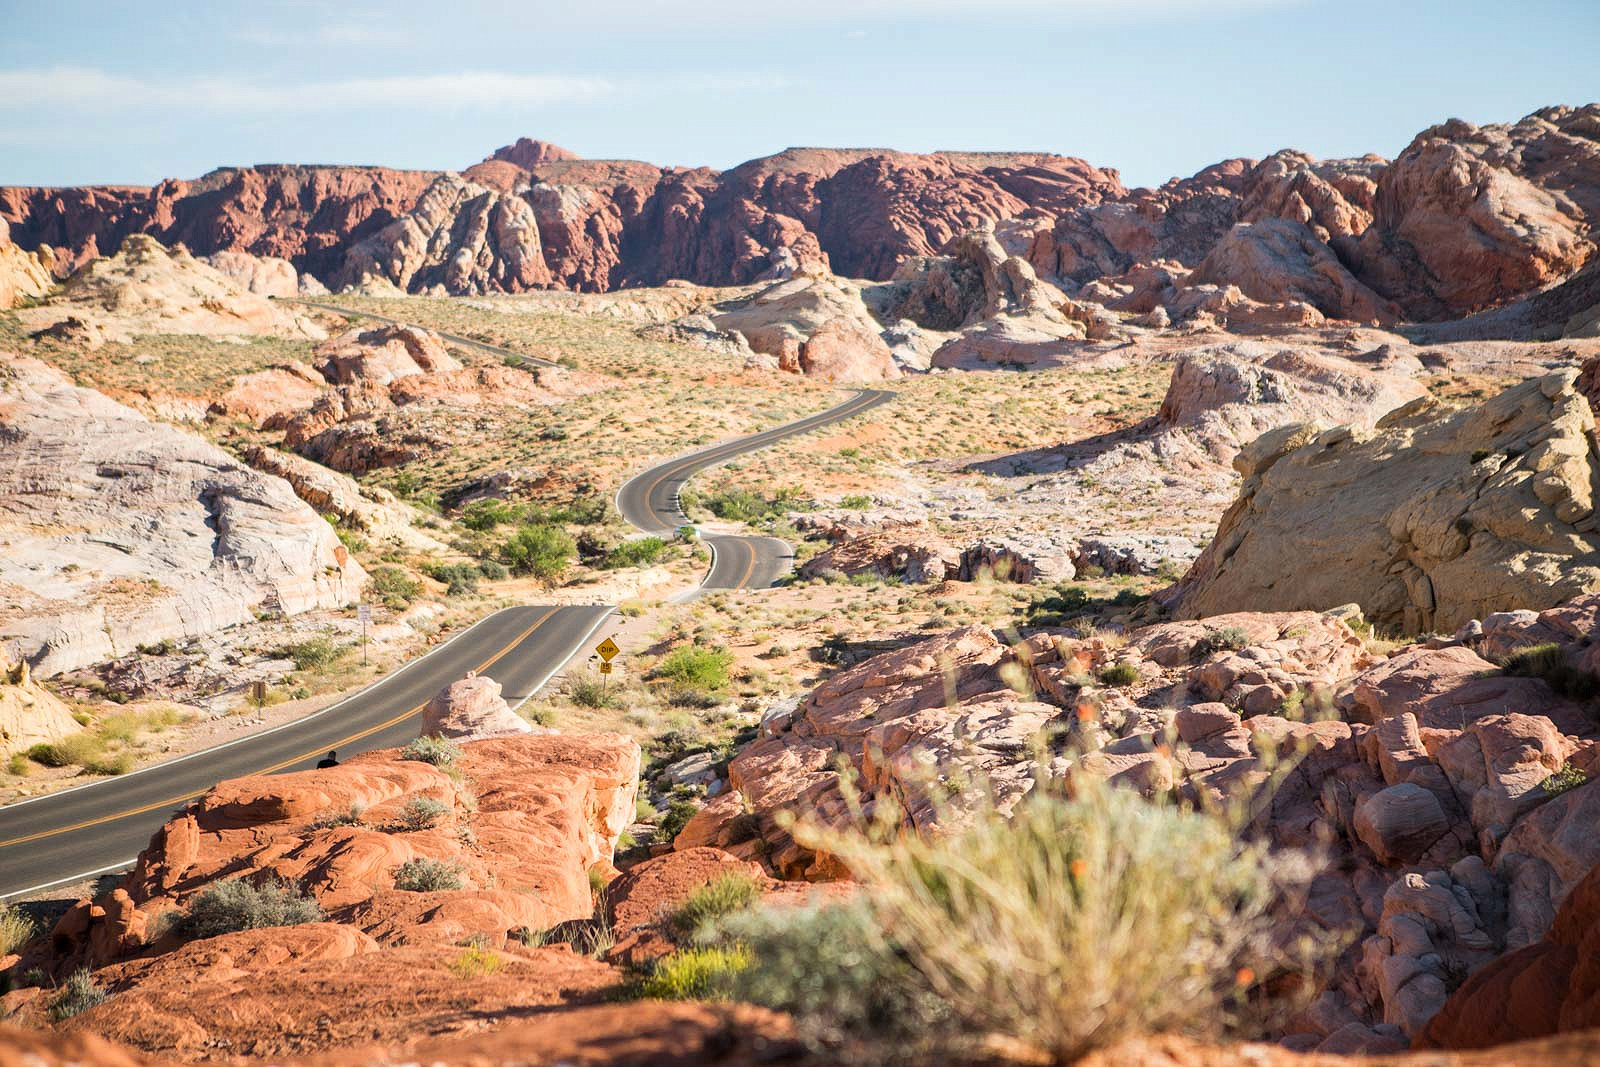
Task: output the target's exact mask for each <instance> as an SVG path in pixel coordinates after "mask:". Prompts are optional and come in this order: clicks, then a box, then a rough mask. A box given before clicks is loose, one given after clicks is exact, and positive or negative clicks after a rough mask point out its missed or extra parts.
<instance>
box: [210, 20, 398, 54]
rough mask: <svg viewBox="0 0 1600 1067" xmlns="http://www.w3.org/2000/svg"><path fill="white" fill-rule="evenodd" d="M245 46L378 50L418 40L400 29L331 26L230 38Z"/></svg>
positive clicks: (257, 29)
mask: <svg viewBox="0 0 1600 1067" xmlns="http://www.w3.org/2000/svg"><path fill="white" fill-rule="evenodd" d="M228 36H229V37H231V38H232V39H233V40H235V41H239V42H241V43H243V44H253V45H261V46H263V47H267V48H287V47H304V46H307V45H312V46H319V47H324V48H378V47H389V46H392V45H403V44H410V43H412V42H413V41H414V40H416V38H415V35H413V34H412V33H411V32H410V31H408V30H403V29H401V28H399V27H397V26H386V25H377V24H374V23H364V22H330V23H326V24H324V25H320V26H317V25H310V26H294V27H279V26H245V27H241V28H240V29H237V30H234V31H232V32H231V33H229V34H228Z"/></svg>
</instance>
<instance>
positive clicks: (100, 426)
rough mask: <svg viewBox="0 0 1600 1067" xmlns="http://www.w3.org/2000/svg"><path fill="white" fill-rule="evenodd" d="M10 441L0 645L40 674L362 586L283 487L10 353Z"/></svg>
mask: <svg viewBox="0 0 1600 1067" xmlns="http://www.w3.org/2000/svg"><path fill="white" fill-rule="evenodd" d="M0 441H4V447H3V448H0V591H3V595H0V640H3V641H7V642H10V643H11V645H12V646H13V647H14V648H15V649H17V650H18V651H20V653H21V655H22V656H23V657H24V658H26V659H27V660H28V661H29V662H30V663H32V664H33V665H34V668H35V669H36V670H37V671H39V672H40V673H41V674H54V673H58V672H60V671H64V670H70V669H73V668H75V667H79V666H82V665H85V664H89V663H96V662H100V661H102V660H106V659H110V658H113V657H115V656H117V655H121V654H122V653H124V652H127V651H131V650H132V649H133V648H134V647H135V646H137V645H141V644H148V643H151V642H159V641H161V640H163V639H166V638H187V637H197V636H200V635H203V634H206V633H210V632H212V631H214V630H217V629H220V628H222V627H226V626H233V625H237V624H239V623H243V622H247V621H249V620H251V619H252V618H254V617H255V614H256V613H257V612H260V611H278V612H284V613H287V614H295V613H298V612H302V611H307V610H310V609H312V608H322V607H337V606H342V605H344V604H348V603H351V602H352V601H354V600H355V598H356V596H357V595H358V594H359V593H360V591H361V587H362V585H363V583H364V582H365V581H366V574H365V572H364V571H363V570H362V569H361V565H360V564H359V563H357V562H356V561H355V560H354V559H352V558H351V557H350V554H349V553H348V552H347V551H346V549H345V547H344V546H343V545H341V544H340V543H339V539H338V538H337V537H336V536H335V535H334V532H333V528H332V527H331V526H329V525H328V523H327V522H326V521H324V520H323V518H322V517H321V516H320V515H318V514H317V513H316V512H315V511H313V510H312V509H311V508H310V507H308V506H307V505H306V504H305V503H303V502H302V501H301V500H300V499H299V498H298V497H297V496H296V495H295V493H294V490H293V489H292V488H290V486H289V484H288V483H287V482H284V481H283V480H281V479H279V478H276V477H273V476H271V475H267V474H262V473H259V472H257V471H254V470H251V469H250V468H249V467H247V466H245V465H244V464H242V463H240V462H238V461H237V460H235V459H233V458H232V457H230V456H229V455H227V454H226V453H225V452H223V451H221V450H220V449H218V448H216V447H214V446H212V445H209V444H207V443H206V442H205V441H203V440H201V439H200V438H198V437H194V436H191V435H189V434H187V433H184V432H182V431H180V430H177V429H175V428H174V427H172V426H169V425H167V424H165V423H159V422H153V421H151V420H149V419H147V418H145V417H144V416H143V415H141V414H139V413H138V412H136V411H133V410H132V409H130V408H127V407H124V406H123V405H121V404H118V403H116V402H115V401H113V400H111V399H109V398H107V397H105V396H103V395H101V394H100V393H97V392H94V391H93V390H90V389H83V388H79V387H77V386H75V385H73V384H72V383H71V381H70V380H68V379H67V378H66V377H65V376H64V375H62V374H61V373H59V372H58V371H55V370H53V369H52V368H50V367H48V366H46V365H45V364H43V363H40V362H39V361H37V360H34V359H28V358H24V357H18V356H0Z"/></svg>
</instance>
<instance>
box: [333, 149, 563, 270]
mask: <svg viewBox="0 0 1600 1067" xmlns="http://www.w3.org/2000/svg"><path fill="white" fill-rule="evenodd" d="M374 278H376V279H380V280H382V281H385V282H388V283H390V284H392V285H394V286H396V287H398V288H399V289H401V290H403V291H406V292H421V291H425V290H432V289H435V288H437V289H440V290H443V291H444V292H447V293H484V292H511V293H518V292H523V291H526V290H528V289H538V288H543V287H545V286H547V285H549V284H550V281H551V275H550V271H549V268H548V267H547V266H546V264H545V261H544V255H543V252H542V250H541V248H540V244H539V227H538V224H537V223H536V222H535V220H534V211H533V208H532V207H531V206H530V205H529V204H528V202H527V201H526V200H524V199H522V198H521V197H518V196H516V195H507V194H505V193H501V192H497V191H496V190H493V189H488V188H485V187H484V186H481V185H474V184H473V183H471V182H468V181H464V180H462V179H461V178H459V177H456V176H455V175H444V176H441V177H439V178H437V179H436V180H435V181H434V182H433V184H432V185H430V186H429V187H428V188H427V190H426V191H425V192H424V193H423V194H422V196H421V197H420V198H419V199H418V200H417V202H416V204H415V206H413V207H412V208H411V210H409V211H408V212H406V214H405V215H404V216H402V217H401V218H399V219H396V220H395V221H394V222H392V223H390V224H389V225H388V226H386V227H384V228H383V229H381V230H379V231H378V232H377V233H375V234H373V235H372V236H370V237H368V238H366V239H365V240H363V241H361V242H360V243H359V244H356V245H355V246H353V247H352V248H351V249H350V251H349V253H348V255H347V256H346V257H345V262H344V266H343V267H342V268H341V269H340V271H339V274H338V275H337V277H336V279H335V283H336V284H337V285H353V286H360V285H362V284H364V283H366V282H368V281H369V280H371V279H374Z"/></svg>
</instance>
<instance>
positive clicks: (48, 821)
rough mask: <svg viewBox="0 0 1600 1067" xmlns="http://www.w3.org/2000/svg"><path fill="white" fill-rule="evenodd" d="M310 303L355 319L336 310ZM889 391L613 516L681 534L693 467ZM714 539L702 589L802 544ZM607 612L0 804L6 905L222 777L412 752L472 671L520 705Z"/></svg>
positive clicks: (440, 651) (573, 612)
mask: <svg viewBox="0 0 1600 1067" xmlns="http://www.w3.org/2000/svg"><path fill="white" fill-rule="evenodd" d="M307 303H309V301H307ZM313 306H317V307H327V308H328V309H329V310H333V311H339V312H341V313H347V312H345V311H344V309H341V308H336V307H334V306H333V305H313ZM363 314H365V313H363ZM368 317H369V318H376V319H381V320H382V321H385V322H395V321H396V320H394V319H384V318H383V317H382V316H377V315H369V316H368ZM442 336H445V337H446V339H448V340H450V341H452V342H454V343H457V344H466V345H468V346H470V347H474V348H481V349H484V350H486V351H489V352H492V353H494V354H496V355H500V356H508V355H517V353H512V352H507V351H506V350H504V349H498V348H495V347H494V346H492V345H484V344H483V343H481V342H478V341H471V340H468V339H466V338H457V337H451V336H449V335H442ZM523 358H531V357H523ZM534 362H544V361H540V360H534ZM893 395H894V394H893V393H889V392H883V391H863V392H861V393H858V394H857V395H856V396H855V397H854V398H852V399H851V400H849V401H846V402H845V403H844V404H841V405H839V406H838V407H835V408H831V409H829V410H828V411H824V412H822V413H821V414H818V415H813V416H811V417H810V418H806V419H801V420H799V421H797V422H792V423H788V424H786V425H783V426H779V427H776V428H774V429H771V430H768V431H766V432H764V433H758V434H754V435H752V436H750V437H744V438H740V439H738V440H736V441H730V442H727V443H724V444H720V445H713V446H712V447H710V448H706V449H701V450H700V451H697V452H693V453H690V454H689V455H686V456H680V457H679V458H677V459H674V460H669V461H668V462H666V463H663V464H661V465H659V466H657V467H654V468H651V469H650V470H648V471H646V472H644V473H643V474H641V475H639V476H638V477H636V478H633V479H632V480H630V481H629V482H627V483H626V484H625V485H624V486H623V487H622V488H621V489H620V490H619V491H618V493H617V504H618V507H619V509H620V510H621V511H622V514H623V516H624V518H626V519H627V521H628V522H630V523H632V524H634V525H635V526H638V527H639V528H640V529H642V530H646V531H651V532H661V531H670V530H674V529H676V528H677V527H678V526H679V525H681V524H682V523H684V522H686V521H687V520H686V519H685V518H684V516H683V514H682V512H681V511H680V510H679V508H678V491H679V489H681V488H682V487H683V484H684V483H685V482H686V481H688V479H689V478H690V477H691V476H692V475H693V474H694V473H695V472H697V471H700V470H704V469H705V468H707V467H711V466H715V465H717V464H719V463H725V462H727V461H728V460H729V459H732V458H733V457H735V456H738V455H741V454H743V453H745V452H752V451H755V450H758V449H761V448H765V447H767V446H768V445H771V444H773V443H774V442H776V441H780V440H783V439H784V438H786V437H792V436H794V435H795V434H801V433H805V432H807V431H809V430H813V429H816V428H817V427H819V426H823V425H826V424H829V423H833V422H838V421H840V420H842V419H847V418H850V417H852V416H854V415H858V414H860V413H861V412H863V411H866V410H868V409H869V408H873V407H876V406H877V405H879V404H881V403H883V402H884V401H886V400H888V399H890V398H891V397H892V396H893ZM706 541H707V542H708V543H709V544H710V545H711V548H712V552H713V561H712V566H711V571H710V573H709V574H708V575H707V576H706V579H705V581H704V583H703V584H702V587H701V588H711V589H737V588H745V587H761V586H768V585H771V584H772V583H773V582H774V581H776V580H777V578H779V577H781V576H782V575H783V574H784V573H785V571H786V570H787V569H788V567H789V565H790V563H791V562H792V560H793V558H794V551H793V549H791V548H790V547H789V546H788V545H787V544H785V543H784V542H783V541H780V540H778V539H776V538H772V537H737V536H731V535H727V536H724V535H715V536H710V537H707V538H706ZM612 611H613V609H612V608H611V607H610V606H608V605H585V606H579V607H549V606H532V605H530V606H524V607H515V608H507V609H505V610H503V611H499V612H496V613H495V614H493V615H490V616H488V617H487V618H485V619H482V620H481V621H479V622H478V623H477V624H475V625H474V626H472V627H470V628H469V629H467V630H464V631H462V632H461V633H460V634H458V635H456V636H455V637H454V638H452V639H451V640H449V641H447V642H446V643H444V644H443V645H440V646H439V647H438V648H436V649H434V650H433V651H431V652H429V653H428V654H427V655H426V656H423V657H421V658H419V659H415V660H412V661H411V662H409V663H407V664H406V665H405V666H403V667H401V668H400V669H398V670H396V671H395V672H394V673H392V674H390V675H388V676H387V677H385V678H383V679H382V680H381V681H379V682H377V683H375V684H374V685H372V686H370V687H368V688H367V689H365V690H362V691H361V692H359V693H357V694H355V695H354V696H351V697H348V698H346V699H345V700H342V701H340V702H339V703H337V704H334V705H332V706H330V707H328V708H326V709H324V710H323V711H320V712H317V713H315V714H313V715H309V716H307V717H305V718H303V719H300V720H297V721H295V722H291V723H287V724H285V725H283V726H279V727H275V728H273V729H270V730H265V731H262V732H259V733H252V734H247V735H245V736H243V737H241V738H239V739H238V740H235V741H230V742H227V743H225V744H222V745H218V746H216V747H214V748H209V749H205V750H203V751H200V752H195V753H192V754H190V755H187V756H181V757H179V758H177V759H173V760H169V761H167V762H165V763H161V764H157V765H156V766H153V767H148V768H146V769H144V770H141V771H136V772H134V773H132V774H126V775H123V776H121V777H119V778H106V779H101V780H100V781H97V782H93V783H91V784H89V785H84V786H79V787H77V788H74V789H68V790H64V791H62V792H59V793H52V794H49V795H46V796H42V797H38V798H36V799H33V800H25V801H22V802H20V803H16V804H11V805H7V806H4V807H0V899H4V898H6V897H9V896H19V895H24V894H27V893H30V892H37V891H40V890H44V889H48V888H51V887H53V886H57V885H64V884H67V883H70V882H75V881H79V880H81V879H83V878H85V877H88V876H89V875H92V874H99V873H101V872H103V871H108V870H120V869H122V868H125V867H127V866H128V865H129V864H131V862H132V861H133V859H134V858H135V857H136V856H137V854H138V853H139V851H140V850H141V849H142V848H144V846H145V844H146V842H148V841H149V839H150V835H151V834H152V833H154V832H155V831H156V830H157V829H158V828H159V827H160V826H161V825H162V824H163V823H165V822H166V821H167V818H168V817H169V815H170V814H171V813H172V811H173V810H174V809H175V808H179V807H181V806H182V805H184V804H186V803H187V802H189V801H190V800H192V799H194V798H195V797H197V796H199V795H200V794H202V793H204V792H205V791H206V790H207V789H209V788H211V786H212V785H214V784H215V783H216V782H218V781H221V780H222V779H225V778H236V777H239V776H241V775H246V774H263V773H271V772H274V771H294V770H304V769H306V768H309V767H312V766H314V765H315V763H316V761H317V760H319V759H321V758H322V756H323V755H324V754H325V753H326V752H327V751H328V750H329V749H337V750H339V752H340V755H341V756H352V755H355V754H356V753H358V752H362V751H366V750H368V749H374V748H392V747H396V746H399V745H404V744H405V743H407V742H408V741H410V740H411V739H412V738H414V737H416V735H417V728H418V724H419V720H420V718H421V714H422V709H423V707H424V705H426V704H427V702H428V700H429V699H430V698H432V696H433V695H434V694H435V693H437V692H438V691H439V690H440V689H441V688H443V687H444V686H446V685H448V684H449V683H451V682H453V681H455V680H456V679H458V678H460V677H462V676H463V675H464V674H466V673H467V672H468V671H470V670H476V671H478V672H479V673H481V674H487V675H488V676H490V677H491V678H493V679H495V680H496V681H498V682H499V683H500V684H501V686H502V688H503V689H504V691H505V695H506V698H507V700H509V701H510V702H511V703H512V704H513V705H516V704H520V703H521V702H522V701H524V700H526V699H527V698H528V697H530V696H532V695H533V694H534V693H535V692H536V691H537V690H538V689H539V688H540V687H541V686H542V685H544V683H545V682H546V681H548V680H549V678H550V677H551V676H552V675H554V674H555V673H556V671H557V670H559V669H560V668H561V666H562V665H563V664H564V663H566V662H567V660H568V659H570V658H571V657H572V656H573V654H574V653H576V652H577V651H578V650H579V649H581V648H583V647H584V646H585V645H586V644H587V643H588V641H589V640H590V638H591V637H592V636H593V635H594V634H595V633H596V631H598V630H599V629H600V628H601V627H602V626H603V625H604V624H605V622H606V620H607V618H608V617H609V616H610V615H611V612H612Z"/></svg>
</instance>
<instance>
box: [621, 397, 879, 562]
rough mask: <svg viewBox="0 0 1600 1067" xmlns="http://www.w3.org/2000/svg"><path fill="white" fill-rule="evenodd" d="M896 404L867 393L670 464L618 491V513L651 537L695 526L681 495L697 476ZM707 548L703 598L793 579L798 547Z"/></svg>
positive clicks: (719, 542)
mask: <svg viewBox="0 0 1600 1067" xmlns="http://www.w3.org/2000/svg"><path fill="white" fill-rule="evenodd" d="M893 398H894V393H892V392H890V391H888V390H886V389H863V390H861V391H860V392H858V393H856V395H855V396H853V397H851V398H850V399H849V400H847V401H845V402H844V403H843V404H840V405H838V406H837V407H831V408H829V409H828V410H827V411H823V412H819V413H817V414H815V415H812V416H810V417H808V418H804V419H798V420H796V421H795V422H788V423H784V424H783V425H782V426H775V427H773V428H772V429H770V430H767V431H764V432H762V433H757V434H751V435H750V436H749V437H740V438H738V439H736V440H733V441H727V442H724V443H722V444H719V445H712V446H710V447H709V448H703V449H700V450H698V451H695V452H690V453H689V454H687V455H684V456H679V457H677V458H676V459H669V460H667V461H666V462H665V463H661V464H658V465H656V466H654V467H651V468H650V469H649V470H647V471H645V472H644V473H642V474H636V475H634V476H633V477H632V478H630V479H628V481H626V482H624V483H623V485H622V488H620V489H618V490H617V510H618V511H620V512H621V513H622V517H623V519H625V520H626V521H627V522H628V523H630V524H631V525H633V526H637V527H638V528H639V529H641V530H644V531H645V532H646V533H666V532H671V531H673V530H676V529H677V528H678V527H679V526H682V525H683V524H684V523H686V522H688V521H689V519H688V517H687V516H686V515H684V513H683V509H682V507H680V506H679V503H678V494H679V493H680V492H681V491H682V489H683V486H684V484H685V483H686V482H688V480H689V479H690V478H692V477H694V476H695V475H696V474H698V473H700V472H701V471H703V470H705V469H707V468H708V467H715V466H717V465H719V464H722V463H726V462H728V461H729V460H731V459H734V458H735V457H737V456H741V455H743V454H744V453H746V452H754V451H756V450H758V449H762V448H766V447H768V446H770V445H773V444H776V443H777V442H779V441H782V440H784V439H785V438H789V437H795V436H797V435H799V434H803V433H808V432H810V431H811V430H815V429H817V428H818V427H820V426H826V425H829V424H830V423H835V422H842V421H843V420H845V419H848V418H852V417H854V416H856V415H859V414H861V413H862V412H864V411H869V410H871V409H872V408H875V407H877V406H878V405H879V404H884V403H887V402H888V401H890V400H892V399H893ZM705 542H706V544H707V545H709V546H710V547H711V571H710V573H709V574H707V575H706V577H705V579H704V580H703V581H702V582H701V583H700V591H701V592H705V591H708V590H716V589H764V588H766V587H767V586H770V585H772V584H773V583H774V582H776V581H777V580H778V579H779V578H781V577H783V576H784V575H785V574H786V573H788V570H789V568H790V566H791V565H792V564H793V562H794V547H793V546H792V545H790V544H789V543H788V542H786V541H781V540H779V539H778V538H776V537H745V536H741V535H737V534H708V535H706V537H705Z"/></svg>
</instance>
